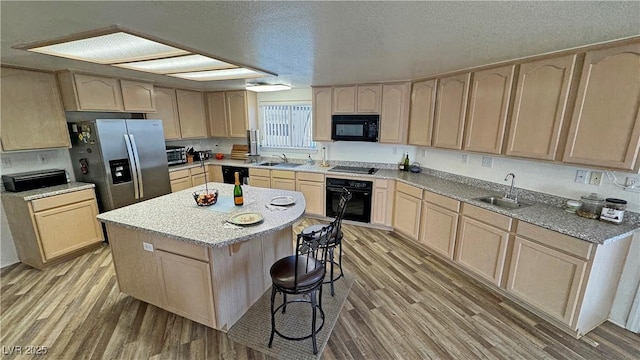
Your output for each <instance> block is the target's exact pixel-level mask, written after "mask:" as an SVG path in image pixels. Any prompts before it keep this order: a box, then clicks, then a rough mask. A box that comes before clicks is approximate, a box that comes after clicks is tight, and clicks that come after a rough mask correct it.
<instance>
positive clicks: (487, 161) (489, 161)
mask: <svg viewBox="0 0 640 360" xmlns="http://www.w3.org/2000/svg"><path fill="white" fill-rule="evenodd" d="M482 166H484V167H488V168H492V167H493V158H491V157H488V156H483V157H482Z"/></svg>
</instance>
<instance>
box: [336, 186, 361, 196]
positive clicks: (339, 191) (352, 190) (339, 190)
mask: <svg viewBox="0 0 640 360" xmlns="http://www.w3.org/2000/svg"><path fill="white" fill-rule="evenodd" d="M348 190H349V191H351V192H357V193H365V195H369V194H368V193H370V192H371V190H361V189H348ZM327 191H331V192H337V193H341V192H342V188H337V187H330V186H327Z"/></svg>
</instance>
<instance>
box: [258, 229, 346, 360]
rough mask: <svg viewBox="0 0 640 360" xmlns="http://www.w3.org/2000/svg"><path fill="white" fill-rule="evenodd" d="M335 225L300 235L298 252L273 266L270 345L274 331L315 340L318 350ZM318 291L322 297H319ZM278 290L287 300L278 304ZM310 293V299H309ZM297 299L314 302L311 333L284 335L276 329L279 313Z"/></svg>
mask: <svg viewBox="0 0 640 360" xmlns="http://www.w3.org/2000/svg"><path fill="white" fill-rule="evenodd" d="M333 228H334V225H333V224H329V225H327V226H324V227H321V228H320V229H318V231H315V232H311V233H308V234H306V235H303V234H302V233H300V234H298V236H297V239H296V254H295V255H292V256H288V257H286V258H282V259H280V260H278V261H276V262H275V263H274V264H273V265H272V266H271V270H270V273H271V281H272V282H273V285H272V287H271V337H270V338H269V347H271V345H272V344H273V336H274V334H278V335H279V336H280V337H282V338H284V339H287V340H305V339H308V338H311V339H312V342H313V354H314V355H315V354H317V353H318V345H317V342H316V334H317V333H318V332H320V330H322V327H323V326H324V311H323V310H322V284H323V282H324V276H325V274H326V272H327V270H326V267H325V263H326V260H327V242H328V241H329V235H330V234H331V233H332V231H333ZM316 292H318V295H319V299H318V298H316ZM276 293H282V295H283V301H282V304H281V305H280V306H278V307H275V298H276ZM287 294H291V295H303V297H302V298H294V299H291V300H289V301H287ZM306 296H308V297H309V299H308V300H307V299H305V297H306ZM293 302H308V303H310V304H311V316H312V318H311V333H310V334H308V335H304V336H299V337H292V336H287V335H284V334H282V333H281V332H279V331H278V329H276V313H277V312H278V310H280V308H282V313H283V314H284V313H285V312H286V310H287V304H289V303H293ZM317 311H320V320H321V321H322V322H321V323H320V325H319V326H316V315H317Z"/></svg>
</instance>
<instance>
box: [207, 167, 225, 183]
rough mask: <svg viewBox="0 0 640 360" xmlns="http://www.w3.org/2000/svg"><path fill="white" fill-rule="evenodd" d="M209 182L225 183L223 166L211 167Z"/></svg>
mask: <svg viewBox="0 0 640 360" xmlns="http://www.w3.org/2000/svg"><path fill="white" fill-rule="evenodd" d="M207 180H208V181H209V182H217V183H223V182H224V178H223V177H222V166H221V165H209V179H207Z"/></svg>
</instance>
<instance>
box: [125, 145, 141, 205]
mask: <svg viewBox="0 0 640 360" xmlns="http://www.w3.org/2000/svg"><path fill="white" fill-rule="evenodd" d="M124 143H125V144H127V155H129V164H130V166H131V170H132V172H133V176H132V177H131V178H132V179H133V198H134V199H136V200H137V199H139V198H140V193H139V192H138V176H137V175H136V172H135V171H136V169H137V168H138V165H137V164H136V161H135V159H134V157H133V148H132V147H131V141H130V139H129V134H124Z"/></svg>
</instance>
